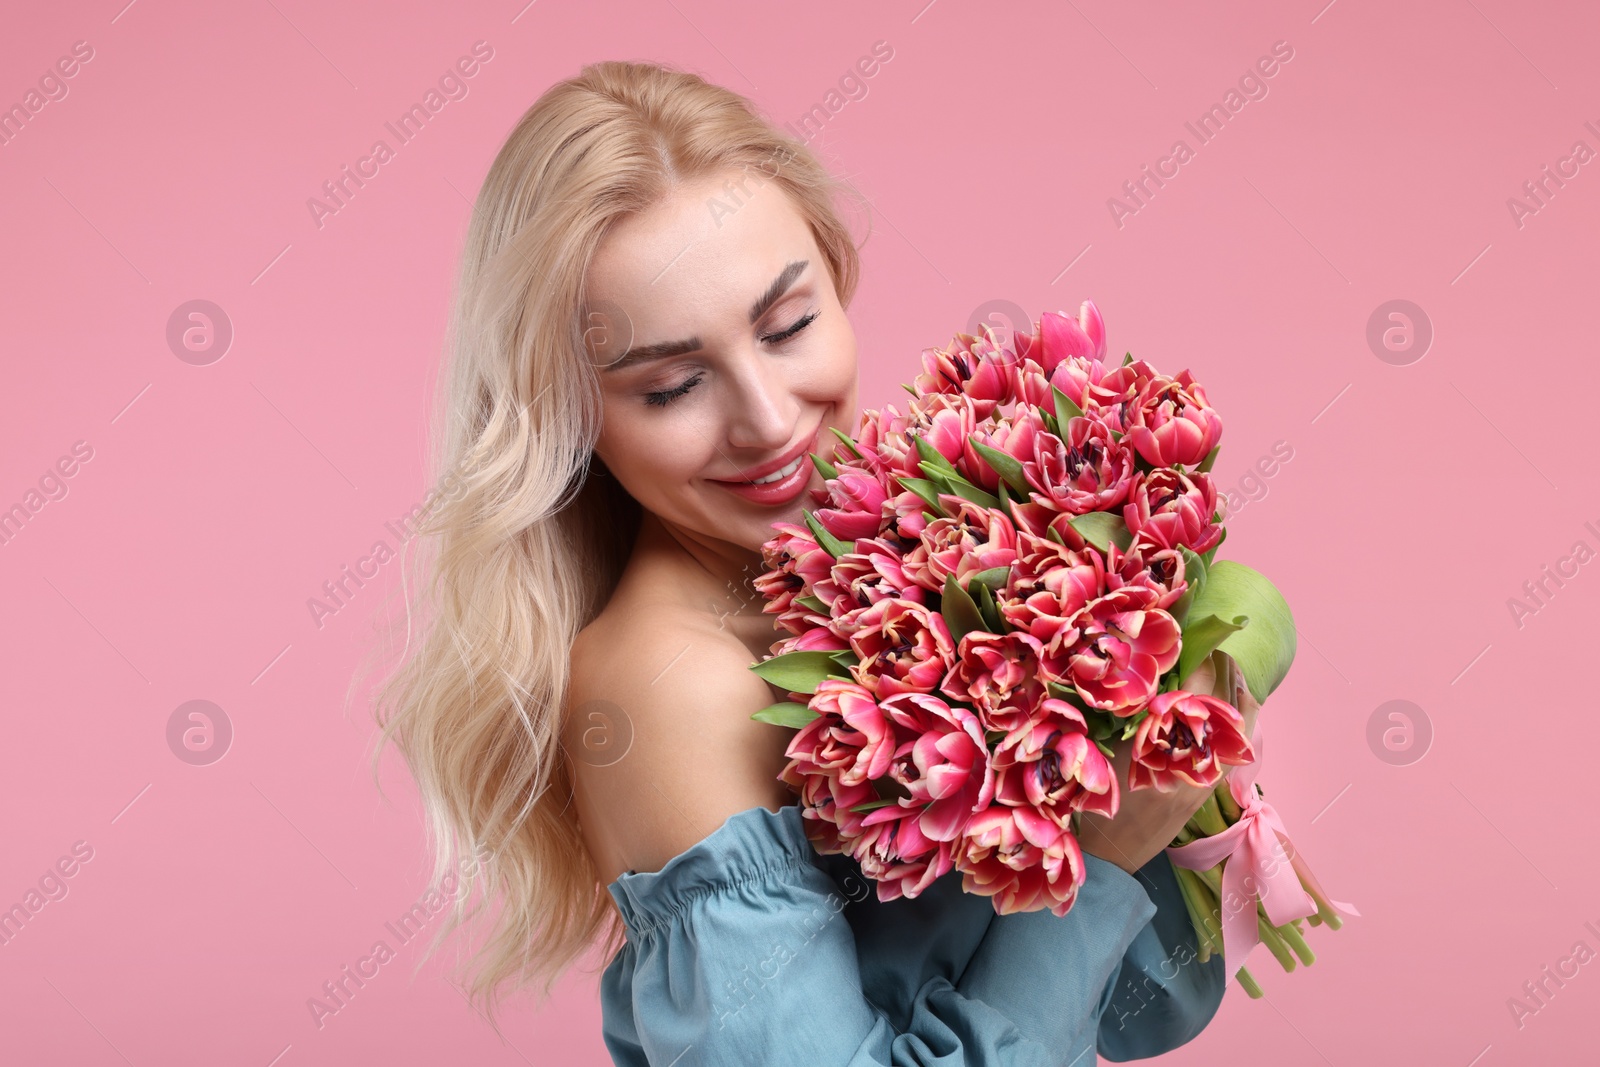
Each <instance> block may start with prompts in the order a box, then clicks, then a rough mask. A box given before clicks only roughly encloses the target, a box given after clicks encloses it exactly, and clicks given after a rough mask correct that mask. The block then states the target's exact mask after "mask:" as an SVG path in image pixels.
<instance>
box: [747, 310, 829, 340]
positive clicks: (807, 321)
mask: <svg viewBox="0 0 1600 1067" xmlns="http://www.w3.org/2000/svg"><path fill="white" fill-rule="evenodd" d="M820 314H822V312H820V311H813V312H812V313H811V314H809V315H807V316H806V317H805V318H803V319H801V320H800V321H799V322H797V323H795V324H794V325H793V326H790V327H789V328H788V329H787V330H784V331H782V332H781V333H774V334H768V335H767V336H766V337H763V338H762V340H763V341H765V342H766V343H767V344H769V345H775V344H779V343H781V342H783V341H787V340H788V339H789V338H791V337H793V336H794V335H795V334H797V333H799V332H800V331H801V330H803V329H805V328H806V327H807V326H810V325H811V324H812V323H813V322H815V321H817V316H818V315H820Z"/></svg>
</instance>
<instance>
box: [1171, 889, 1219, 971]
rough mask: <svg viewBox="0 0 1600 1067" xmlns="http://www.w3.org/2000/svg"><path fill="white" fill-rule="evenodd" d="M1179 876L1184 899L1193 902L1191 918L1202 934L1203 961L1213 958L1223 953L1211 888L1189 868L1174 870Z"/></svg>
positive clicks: (1217, 910) (1196, 928) (1197, 930)
mask: <svg viewBox="0 0 1600 1067" xmlns="http://www.w3.org/2000/svg"><path fill="white" fill-rule="evenodd" d="M1172 869H1173V871H1174V872H1176V873H1177V876H1178V885H1179V886H1180V887H1182V888H1183V890H1184V894H1185V895H1184V899H1185V900H1186V901H1192V911H1191V913H1190V917H1191V918H1192V919H1193V920H1194V923H1195V930H1196V932H1197V933H1199V934H1200V941H1201V946H1202V947H1201V953H1202V955H1201V960H1202V962H1203V961H1204V960H1207V959H1210V958H1211V953H1212V952H1215V953H1217V954H1219V955H1220V954H1221V953H1222V927H1221V926H1220V925H1219V924H1218V922H1217V915H1218V912H1219V909H1218V908H1216V907H1215V906H1213V904H1212V899H1213V898H1212V895H1211V891H1210V888H1209V887H1208V886H1207V885H1206V884H1205V881H1204V880H1203V879H1202V878H1201V877H1200V876H1199V875H1198V874H1196V873H1195V872H1194V871H1191V870H1189V869H1188V868H1187V867H1174V868H1172Z"/></svg>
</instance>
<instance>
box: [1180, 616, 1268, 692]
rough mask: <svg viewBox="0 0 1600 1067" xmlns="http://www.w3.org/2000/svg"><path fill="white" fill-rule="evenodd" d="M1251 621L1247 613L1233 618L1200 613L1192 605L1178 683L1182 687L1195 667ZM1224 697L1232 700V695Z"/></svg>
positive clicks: (1184, 628)
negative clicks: (1221, 617) (1220, 617)
mask: <svg viewBox="0 0 1600 1067" xmlns="http://www.w3.org/2000/svg"><path fill="white" fill-rule="evenodd" d="M1249 622H1250V618H1249V616H1247V615H1236V616H1234V617H1233V618H1232V619H1219V618H1217V617H1216V616H1215V615H1200V614H1198V613H1196V612H1195V611H1194V608H1193V605H1191V606H1190V610H1189V615H1188V621H1186V622H1185V623H1184V625H1183V651H1182V652H1180V653H1178V685H1179V686H1180V687H1181V686H1182V685H1183V683H1184V682H1187V681H1188V680H1189V675H1191V674H1193V673H1194V669H1195V668H1196V667H1198V666H1200V664H1201V663H1203V662H1204V661H1205V659H1206V657H1208V656H1210V655H1211V653H1213V652H1215V651H1216V650H1217V646H1218V645H1220V644H1222V642H1223V641H1225V640H1227V638H1228V636H1229V635H1230V634H1235V633H1238V632H1239V631H1240V630H1243V629H1244V628H1245V626H1246V625H1247V624H1248V623H1249ZM1223 699H1224V700H1231V699H1232V697H1231V696H1229V697H1224V698H1223Z"/></svg>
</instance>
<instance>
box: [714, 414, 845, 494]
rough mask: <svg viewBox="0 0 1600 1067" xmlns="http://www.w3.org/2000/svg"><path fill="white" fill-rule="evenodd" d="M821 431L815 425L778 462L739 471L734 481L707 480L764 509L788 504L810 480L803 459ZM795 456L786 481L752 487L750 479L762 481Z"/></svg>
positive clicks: (791, 460)
mask: <svg viewBox="0 0 1600 1067" xmlns="http://www.w3.org/2000/svg"><path fill="white" fill-rule="evenodd" d="M821 430H822V427H821V426H818V427H817V429H816V430H813V431H812V433H811V436H810V437H808V438H807V439H806V440H804V441H801V442H800V443H799V444H798V445H796V446H795V447H794V448H792V449H790V450H789V451H788V452H786V453H784V454H783V455H781V456H779V457H778V458H777V459H773V460H768V461H767V462H766V463H762V464H758V465H757V466H754V467H750V468H748V469H746V470H743V471H741V472H740V473H739V475H738V477H737V478H731V479H730V478H711V479H708V481H712V482H715V483H716V484H717V485H720V486H722V487H723V488H724V489H727V490H728V491H729V492H730V493H737V494H738V495H739V496H742V497H744V498H745V499H746V500H749V501H751V502H752V503H756V504H761V505H764V506H767V507H776V506H778V505H781V504H787V503H789V502H790V501H792V500H794V499H795V498H796V497H798V496H799V495H800V494H801V493H802V492H804V491H805V488H806V486H807V485H808V484H809V483H810V481H811V475H812V472H813V470H814V468H813V467H812V466H811V464H810V463H808V462H807V461H806V460H805V459H804V458H803V457H804V456H805V454H806V453H807V452H812V451H815V449H816V442H817V435H818V434H819V433H820V432H821ZM797 457H801V461H800V463H799V465H798V466H796V467H795V469H794V473H792V474H790V475H789V476H788V477H787V478H782V479H780V480H778V481H776V482H765V483H763V484H761V485H753V484H751V481H750V479H752V478H761V477H764V476H765V475H768V474H771V473H772V472H773V471H775V470H779V469H781V468H782V467H783V466H784V465H785V464H788V463H791V462H793V461H794V460H795V459H796V458H797Z"/></svg>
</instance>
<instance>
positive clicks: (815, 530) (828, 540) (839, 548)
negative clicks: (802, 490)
mask: <svg viewBox="0 0 1600 1067" xmlns="http://www.w3.org/2000/svg"><path fill="white" fill-rule="evenodd" d="M803 514H804V515H805V517H806V525H807V526H809V527H811V536H813V537H815V538H816V539H817V544H819V545H821V546H822V549H823V551H824V552H826V553H828V555H830V556H832V557H833V558H834V559H838V558H839V557H840V556H842V555H844V554H845V553H846V552H848V551H850V549H851V548H852V547H854V546H852V545H847V544H845V543H844V542H843V541H841V540H839V539H838V538H837V537H835V536H833V534H831V533H829V532H828V528H827V527H826V526H823V525H822V523H820V522H818V521H817V517H816V516H815V515H813V514H811V512H809V511H807V512H804V513H803Z"/></svg>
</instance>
